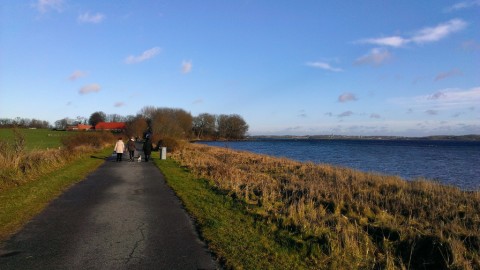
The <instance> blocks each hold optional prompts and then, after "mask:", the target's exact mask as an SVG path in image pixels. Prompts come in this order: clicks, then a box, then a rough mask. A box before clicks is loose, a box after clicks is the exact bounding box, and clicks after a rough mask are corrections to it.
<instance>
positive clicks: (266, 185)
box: [172, 144, 480, 269]
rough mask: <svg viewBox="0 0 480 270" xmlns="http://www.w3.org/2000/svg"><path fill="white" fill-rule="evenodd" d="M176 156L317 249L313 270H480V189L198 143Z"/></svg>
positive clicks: (284, 236) (290, 239)
mask: <svg viewBox="0 0 480 270" xmlns="http://www.w3.org/2000/svg"><path fill="white" fill-rule="evenodd" d="M172 158H173V159H175V160H177V161H178V162H180V164H182V166H186V167H187V168H189V169H190V170H191V171H192V172H193V173H195V174H196V175H197V176H199V177H202V178H206V179H209V180H210V181H211V182H212V184H213V185H214V186H215V187H216V188H217V189H218V190H220V191H221V192H223V193H225V194H229V195H230V196H233V197H234V198H237V199H238V200H239V201H242V202H244V203H245V204H247V205H248V206H249V207H248V208H249V209H250V211H251V214H252V215H255V216H257V217H258V218H260V219H262V220H265V221H266V222H269V223H270V224H271V225H272V230H275V231H277V232H278V235H279V237H278V241H285V245H289V246H292V245H293V246H298V247H299V248H305V249H307V250H308V252H307V254H308V255H307V256H306V258H305V259H306V260H309V263H310V264H311V265H312V266H313V268H315V266H319V268H325V267H326V268H335V269H358V268H367V269H418V268H421V269H424V268H428V269H447V268H454V269H480V192H478V191H477V192H466V191H462V190H460V189H458V188H455V187H450V186H443V185H440V184H438V183H435V182H431V181H427V180H422V179H419V180H417V181H404V180H403V179H401V178H399V177H396V176H386V175H380V174H374V173H364V172H360V171H356V170H352V169H348V168H341V167H334V166H329V165H323V164H313V163H301V162H295V161H292V160H288V159H284V158H273V157H269V156H265V155H258V154H252V153H248V152H241V151H234V150H229V149H224V148H217V147H211V146H205V145H196V144H188V145H184V146H183V148H182V149H181V150H180V151H177V152H175V153H173V154H172ZM320 266H322V267H320Z"/></svg>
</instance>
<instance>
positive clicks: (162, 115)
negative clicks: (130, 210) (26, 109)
mask: <svg viewBox="0 0 480 270" xmlns="http://www.w3.org/2000/svg"><path fill="white" fill-rule="evenodd" d="M100 122H125V124H126V130H125V133H126V135H127V136H133V137H143V135H144V133H145V132H147V131H148V132H150V133H151V134H152V135H153V136H154V139H163V138H181V139H208V140H219V139H220V140H221V139H225V140H240V139H243V138H245V136H246V135H247V132H248V125H247V123H246V122H245V120H244V119H243V118H242V117H241V116H240V115H238V114H229V115H227V114H218V115H217V114H209V113H201V114H199V115H198V116H192V114H191V113H190V112H187V111H185V110H183V109H177V108H165V107H153V106H146V107H144V108H142V109H141V110H140V111H139V112H138V113H137V114H136V115H128V116H122V115H119V114H106V113H104V112H102V111H97V112H94V113H92V114H91V115H90V117H88V118H86V117H81V116H77V117H76V118H75V119H71V118H63V119H60V120H57V121H55V124H54V126H53V127H52V126H50V124H49V122H48V121H41V120H36V119H25V118H18V117H17V118H15V119H0V127H21V128H54V129H57V130H65V129H66V128H67V126H71V125H77V124H89V125H92V126H95V125H96V124H98V123H100Z"/></svg>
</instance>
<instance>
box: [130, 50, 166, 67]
mask: <svg viewBox="0 0 480 270" xmlns="http://www.w3.org/2000/svg"><path fill="white" fill-rule="evenodd" d="M159 53H160V48H159V47H153V48H151V49H148V50H146V51H144V52H143V53H142V54H141V55H139V56H134V55H130V56H128V57H127V58H126V59H125V63H127V64H136V63H140V62H143V61H145V60H148V59H150V58H153V57H154V56H155V55H157V54H159Z"/></svg>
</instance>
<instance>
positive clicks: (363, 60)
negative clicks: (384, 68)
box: [355, 48, 392, 65]
mask: <svg viewBox="0 0 480 270" xmlns="http://www.w3.org/2000/svg"><path fill="white" fill-rule="evenodd" d="M391 57H392V55H391V54H390V52H389V51H388V50H386V49H384V48H373V49H372V50H370V52H369V53H367V54H366V55H364V56H361V57H359V58H358V59H357V60H355V64H357V65H364V64H371V65H380V64H383V63H384V62H385V61H387V60H388V59H390V58H391Z"/></svg>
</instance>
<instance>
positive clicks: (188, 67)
mask: <svg viewBox="0 0 480 270" xmlns="http://www.w3.org/2000/svg"><path fill="white" fill-rule="evenodd" d="M192 67H193V64H192V61H183V62H182V73H183V74H187V73H190V72H191V71H192Z"/></svg>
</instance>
